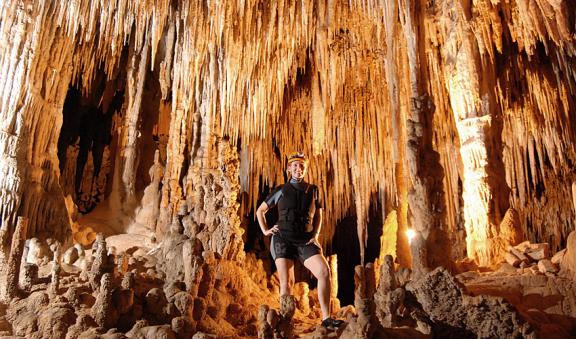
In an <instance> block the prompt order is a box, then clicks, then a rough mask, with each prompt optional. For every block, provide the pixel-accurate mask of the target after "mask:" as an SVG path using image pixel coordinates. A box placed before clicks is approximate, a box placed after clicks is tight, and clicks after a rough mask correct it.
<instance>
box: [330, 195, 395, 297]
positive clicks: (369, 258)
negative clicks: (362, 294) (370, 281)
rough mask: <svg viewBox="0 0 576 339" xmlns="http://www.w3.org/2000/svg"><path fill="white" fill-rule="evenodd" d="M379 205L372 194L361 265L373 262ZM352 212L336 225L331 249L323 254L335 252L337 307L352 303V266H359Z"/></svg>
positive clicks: (378, 231)
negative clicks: (338, 301)
mask: <svg viewBox="0 0 576 339" xmlns="http://www.w3.org/2000/svg"><path fill="white" fill-rule="evenodd" d="M382 208H383V206H382V204H381V203H380V201H379V200H378V199H377V197H376V195H374V194H373V195H372V198H371V203H370V210H369V214H368V217H369V218H368V224H367V231H368V241H367V244H366V252H365V257H364V265H365V264H367V263H370V262H374V261H375V260H376V259H377V258H378V256H379V254H380V237H381V236H382V227H383V224H384V220H383V218H382V215H383V213H382ZM354 211H355V210H354V207H351V208H350V210H349V212H348V215H347V216H346V217H344V218H343V219H342V220H341V221H340V222H339V223H338V224H337V225H336V227H335V230H336V231H335V233H334V236H333V238H332V242H331V251H330V252H328V253H327V255H331V254H336V255H338V299H339V300H340V304H341V306H345V305H353V304H354V290H355V285H354V268H355V267H356V266H357V265H360V260H361V258H360V241H359V240H358V233H357V218H356V213H355V212H354ZM376 274H378V272H376Z"/></svg>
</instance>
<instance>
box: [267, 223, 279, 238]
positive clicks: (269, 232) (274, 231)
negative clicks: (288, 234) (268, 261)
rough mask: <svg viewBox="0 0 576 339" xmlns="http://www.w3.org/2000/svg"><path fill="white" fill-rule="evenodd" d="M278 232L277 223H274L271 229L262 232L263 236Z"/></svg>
mask: <svg viewBox="0 0 576 339" xmlns="http://www.w3.org/2000/svg"><path fill="white" fill-rule="evenodd" d="M278 232H280V229H279V228H278V225H274V226H273V227H272V228H271V229H269V230H267V231H265V232H264V236H265V237H267V236H269V235H274V234H276V233H278Z"/></svg>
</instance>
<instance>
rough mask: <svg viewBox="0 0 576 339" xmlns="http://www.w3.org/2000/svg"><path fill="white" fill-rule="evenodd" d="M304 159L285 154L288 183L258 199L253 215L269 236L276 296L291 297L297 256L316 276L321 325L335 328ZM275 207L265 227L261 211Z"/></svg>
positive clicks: (316, 205)
mask: <svg viewBox="0 0 576 339" xmlns="http://www.w3.org/2000/svg"><path fill="white" fill-rule="evenodd" d="M308 162H309V161H308V158H307V157H306V155H305V154H304V153H302V152H295V153H292V154H290V155H289V156H288V161H287V167H286V168H287V172H288V174H289V175H288V179H289V180H288V182H287V183H286V184H284V185H283V186H280V187H278V188H277V189H276V190H275V191H274V192H273V193H272V194H270V195H269V196H268V197H267V198H266V199H265V200H264V202H262V204H261V205H260V207H258V210H257V211H256V216H257V217H258V223H259V224H260V228H261V230H262V233H264V235H265V236H270V235H271V236H272V240H271V241H270V252H271V253H272V258H273V259H274V262H275V263H276V268H277V270H278V275H279V277H280V298H281V299H285V298H289V297H291V296H292V287H293V285H294V260H296V259H299V260H300V261H301V262H302V263H303V264H304V266H305V267H306V268H307V269H308V270H310V272H312V274H313V275H314V277H316V279H318V300H319V301H320V308H321V311H322V323H321V325H322V326H323V327H325V328H330V329H336V328H338V327H340V325H341V324H342V321H341V320H337V319H334V318H332V317H330V290H331V288H330V284H331V280H330V269H329V267H328V263H327V262H326V259H325V258H324V256H323V255H322V249H321V247H320V243H319V242H318V236H319V235H320V230H321V229H322V203H321V202H320V198H319V194H318V187H316V186H315V185H312V184H309V183H307V182H306V181H304V176H305V175H306V170H307V169H308ZM275 206H278V223H277V224H276V225H274V226H272V228H268V224H267V221H266V217H265V214H266V212H268V210H269V209H271V208H274V207H275Z"/></svg>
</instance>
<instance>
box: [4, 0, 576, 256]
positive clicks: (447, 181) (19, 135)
mask: <svg viewBox="0 0 576 339" xmlns="http://www.w3.org/2000/svg"><path fill="white" fill-rule="evenodd" d="M450 3H452V2H449V1H442V2H434V3H432V2H427V1H425V2H422V1H399V2H396V1H344V2H338V1H320V2H318V1H312V0H300V1H289V2H286V1H284V2H267V1H261V0H247V1H243V2H207V3H204V2H200V3H199V2H194V1H190V2H186V1H185V2H173V1H168V0H158V1H154V2H150V1H127V0H114V1H109V2H102V1H95V0H94V1H81V2H78V1H71V2H58V3H52V2H49V1H37V2H33V3H32V2H30V3H26V4H24V5H22V4H21V3H20V2H18V1H15V0H10V1H6V2H4V3H3V4H2V5H1V7H0V11H1V12H0V14H1V15H2V18H3V19H2V22H1V23H0V38H1V39H2V42H3V49H2V50H1V52H0V70H1V71H0V83H1V87H0V93H1V102H0V104H1V108H2V110H1V112H2V113H1V117H2V119H1V122H0V124H1V125H0V126H1V128H0V131H1V132H0V157H1V158H2V160H3V161H2V163H1V164H0V173H1V174H2V176H0V192H1V195H0V199H1V200H2V203H3V204H2V208H1V210H0V212H1V216H2V230H3V232H8V233H11V232H12V229H13V225H14V223H15V217H16V213H17V211H18V210H21V211H23V212H24V214H26V215H27V216H28V217H29V218H30V232H31V234H35V233H37V232H42V231H45V230H46V229H47V228H50V227H56V228H59V229H60V230H61V232H60V233H64V229H65V228H66V223H65V222H64V223H63V224H62V225H58V226H56V225H53V224H49V223H46V221H47V220H49V219H55V220H67V219H66V218H64V216H65V215H64V214H65V209H64V204H63V199H59V200H53V201H50V202H49V201H48V200H49V199H42V197H43V196H44V195H45V194H47V192H49V193H52V194H55V195H59V194H60V195H61V191H60V190H59V188H58V184H57V183H58V181H59V180H58V175H59V173H58V163H57V157H56V152H55V144H56V140H57V138H58V135H59V132H60V125H61V124H62V116H61V111H62V106H63V103H64V98H65V95H66V93H67V90H68V88H69V86H70V85H76V86H78V87H79V88H80V89H81V92H82V93H83V94H88V93H91V92H94V91H96V89H95V88H93V86H94V79H97V78H98V77H99V76H101V73H102V72H103V73H104V74H105V77H106V78H107V79H109V80H111V79H116V78H121V77H122V76H123V75H122V72H120V71H119V70H120V68H122V67H126V54H128V55H129V56H131V53H132V54H133V53H134V52H136V51H141V53H140V58H141V59H140V63H139V64H137V65H134V66H133V67H132V68H131V70H130V71H129V72H128V82H129V83H130V82H131V81H134V84H133V85H132V84H129V85H128V92H127V99H128V100H127V102H126V103H125V105H124V110H123V111H122V112H120V114H119V115H118V116H117V117H115V118H114V123H113V126H112V128H113V129H114V131H113V132H114V133H118V132H122V134H121V137H119V138H117V139H116V140H115V142H116V143H117V144H116V145H112V146H111V150H110V154H111V157H113V158H114V159H116V160H115V161H114V162H112V163H114V166H115V168H114V169H113V170H114V171H118V168H117V167H118V166H120V164H121V163H122V161H120V159H123V160H125V161H123V163H124V165H122V166H124V167H123V170H121V171H119V172H118V174H117V178H121V177H123V178H124V180H123V181H124V185H125V186H127V188H128V192H132V191H133V189H132V188H131V184H130V183H131V182H132V180H133V178H134V175H135V172H133V170H135V168H136V167H137V164H138V151H140V150H139V148H138V147H139V146H138V145H139V143H138V141H137V139H138V138H137V135H138V133H139V132H140V127H139V126H138V124H137V121H138V119H139V116H138V114H139V106H140V104H139V103H140V101H141V99H142V98H141V96H142V95H143V94H142V93H143V91H142V90H141V87H140V89H139V87H138V86H143V85H144V77H145V74H146V73H147V72H148V71H149V70H152V69H154V68H155V67H159V70H158V71H155V72H154V73H157V74H158V75H156V76H157V77H158V78H159V79H158V80H159V82H160V90H161V94H162V96H161V97H162V98H161V99H158V100H161V103H160V107H162V110H161V111H162V112H160V113H159V115H160V116H161V118H159V123H158V126H157V130H158V131H160V129H161V130H162V133H163V136H162V138H163V139H162V141H161V142H160V144H161V145H162V147H159V148H160V153H161V154H162V158H163V160H164V158H165V160H166V171H165V175H164V178H163V185H162V199H161V203H160V204H161V215H160V217H159V219H160V220H159V224H160V225H161V226H162V227H160V229H159V230H160V231H162V230H163V228H164V231H165V230H166V229H165V228H166V227H168V225H169V224H170V222H171V221H172V218H173V217H174V216H175V215H176V214H177V213H178V210H179V208H180V206H182V204H183V201H185V200H186V199H187V198H188V197H187V196H186V195H185V190H184V188H185V187H183V185H184V184H185V183H184V181H183V178H184V177H185V175H186V173H188V171H189V168H190V166H191V164H193V163H194V162H195V161H200V162H201V163H202V164H203V166H205V167H206V168H213V167H214V165H216V163H215V161H216V159H217V155H216V152H217V148H216V147H215V146H214V145H215V141H216V140H218V139H219V138H221V137H229V138H230V141H231V143H232V144H233V145H238V146H240V147H241V150H240V153H241V159H242V161H241V165H240V166H241V170H240V173H241V174H240V175H241V180H240V182H241V187H242V188H241V189H242V190H243V191H245V192H246V193H247V194H248V196H249V197H250V204H251V205H252V206H255V205H256V204H257V203H258V199H259V197H258V195H259V194H260V192H262V191H263V187H262V185H265V186H269V187H272V186H276V185H278V184H281V183H282V181H283V180H284V175H283V173H284V166H285V160H286V155H287V154H289V153H290V152H291V151H294V150H302V151H304V152H306V153H308V154H309V155H310V156H311V160H312V161H311V167H310V169H309V173H308V180H309V181H311V182H314V183H315V184H317V185H318V186H319V187H320V191H321V193H322V197H323V200H324V202H325V207H326V211H327V213H325V216H326V220H325V229H326V231H327V232H326V237H325V238H326V239H325V241H328V242H329V239H330V238H331V236H332V235H333V234H334V232H335V227H336V225H337V223H338V221H339V220H341V219H342V218H343V217H345V216H346V215H348V214H349V213H353V214H356V217H357V218H358V220H357V222H358V225H359V227H360V228H359V231H360V233H362V231H363V230H364V227H365V225H366V224H367V221H368V220H367V218H368V213H367V211H368V208H369V204H370V203H372V202H371V198H370V197H372V196H375V195H374V194H376V193H377V195H376V196H379V197H380V199H381V200H385V202H386V203H385V204H383V205H384V206H385V207H384V208H385V211H383V212H384V213H385V214H386V215H388V213H390V212H392V211H395V212H396V213H397V222H398V227H397V230H398V231H397V232H398V239H399V240H398V242H399V248H403V250H401V251H406V250H407V243H406V238H405V236H404V235H403V232H404V231H405V228H406V227H407V226H408V225H412V226H414V227H422V228H423V229H429V228H434V227H436V226H438V229H439V232H443V233H442V236H446V237H447V238H448V237H451V238H450V239H452V240H456V239H460V238H462V234H461V233H462V232H463V231H462V229H463V228H464V227H463V224H464V223H465V222H466V221H465V220H462V217H463V210H462V207H463V206H462V202H461V201H460V197H461V195H462V190H463V188H462V187H460V181H462V180H463V179H464V181H462V183H463V184H464V185H466V182H467V180H468V179H466V177H467V178H470V172H466V170H464V168H465V166H467V165H468V162H467V160H466V159H468V158H467V157H466V155H464V162H466V164H464V163H463V162H462V159H460V157H461V154H463V153H462V149H461V148H460V143H462V144H466V145H467V143H466V140H464V139H462V140H461V138H460V137H461V135H460V134H464V133H463V132H460V133H456V130H457V129H458V126H457V125H458V124H460V127H461V128H463V124H464V122H465V121H466V119H461V118H460V115H461V112H463V111H466V110H467V108H462V110H460V109H459V107H460V106H459V104H458V103H457V102H456V101H455V97H456V96H457V95H458V93H457V91H453V90H452V89H451V85H450V83H451V80H450V79H449V78H448V77H447V74H449V71H448V70H449V66H450V65H451V63H452V62H454V61H453V60H452V59H451V58H450V53H447V51H444V53H443V52H442V49H443V47H442V46H443V45H444V44H446V43H447V40H446V39H447V36H448V35H447V34H448V33H446V32H442V30H443V29H442V27H445V25H450V22H444V21H443V22H440V21H438V20H443V19H442V18H446V15H447V14H442V11H439V8H444V7H446V6H448V5H449V4H450ZM442 6H444V7H442ZM468 6H469V7H468V8H466V10H465V11H464V13H463V14H461V15H460V16H458V17H456V18H454V17H452V18H450V19H451V20H456V22H457V23H458V25H457V26H458V28H455V29H456V31H453V32H450V34H454V37H455V38H456V40H457V41H461V40H460V39H461V38H464V37H465V38H466V40H467V41H469V44H470V46H476V47H470V48H473V49H475V48H477V50H478V52H477V53H478V58H476V57H475V58H474V60H475V63H476V64H475V66H474V67H475V68H473V70H472V72H482V71H483V70H490V71H488V73H494V74H492V75H490V77H489V78H487V79H485V80H482V81H480V83H479V84H478V88H477V89H476V88H474V89H473V90H472V91H471V92H472V94H470V95H469V96H468V99H466V100H472V101H473V103H472V106H474V107H475V109H476V110H484V109H486V110H487V111H488V112H490V114H489V115H490V116H491V119H490V121H491V123H490V126H491V127H490V128H489V129H491V130H492V132H493V133H495V135H493V136H490V137H486V138H484V139H483V140H484V146H483V147H485V148H486V151H487V152H495V153H500V151H501V153H502V155H501V157H502V159H500V160H498V159H496V160H497V161H496V162H498V161H501V163H502V166H501V167H502V168H503V170H504V172H503V173H495V172H493V170H494V168H492V167H491V165H490V166H488V167H486V169H487V171H488V172H487V173H488V179H487V180H486V181H487V182H488V185H489V186H491V187H497V186H498V185H497V182H494V181H492V179H493V178H494V177H497V176H499V175H501V174H502V175H505V176H506V184H507V186H508V187H510V189H511V192H510V199H509V200H510V204H511V205H512V206H513V207H514V208H515V209H516V210H518V212H519V215H520V219H521V221H522V225H523V228H524V231H525V233H526V234H527V235H528V236H529V237H532V238H533V239H536V238H541V237H543V238H546V239H549V238H551V236H552V234H558V233H560V234H565V232H567V230H568V229H570V228H571V227H573V223H572V221H569V222H568V223H567V224H565V226H555V227H554V230H551V228H550V227H548V226H546V225H547V224H546V223H545V222H544V221H545V220H546V219H547V218H548V217H549V216H551V215H553V214H554V213H555V211H560V210H562V208H563V207H564V204H563V203H562V202H561V201H563V200H565V197H566V195H567V194H568V193H569V188H567V187H566V188H561V189H557V190H556V192H558V194H553V193H551V191H552V190H553V189H554V188H557V187H559V186H560V182H561V181H562V180H564V179H571V178H573V171H571V164H572V163H574V160H575V154H574V152H573V150H572V149H571V145H572V144H573V141H574V138H575V137H574V132H573V131H574V128H576V126H574V121H576V120H575V119H574V107H576V106H575V103H574V91H575V90H576V71H574V69H576V68H575V67H574V65H575V63H576V61H575V54H576V53H575V43H574V27H572V26H573V22H574V14H573V12H574V11H573V5H572V4H571V3H569V2H567V1H546V0H540V1H510V2H496V1H488V0H479V1H474V2H472V3H470V4H468ZM446 29H452V28H450V27H448V28H446ZM464 33H466V34H467V35H462V34H464ZM463 48H468V47H466V46H464V47H463ZM130 51H132V52H130ZM123 55H124V59H123ZM148 58H149V59H148ZM129 62H131V61H130V60H129ZM456 62H457V64H458V62H460V63H463V64H467V62H468V60H460V61H458V60H457V61H456ZM541 64H542V66H543V67H542V68H540V67H539V65H541ZM458 65H459V64H458ZM537 66H538V67H537ZM462 69H463V68H461V67H456V68H455V71H454V72H455V73H458V76H460V77H461V76H462V74H460V73H461V70H462ZM151 74H152V73H151ZM492 77H493V78H492ZM130 78H132V79H133V80H130ZM154 80H156V79H154ZM465 80H467V79H464V80H462V81H465ZM474 86H476V85H474ZM485 95H486V97H487V98H488V100H487V101H485ZM477 96H481V97H480V98H479V100H481V101H482V102H481V103H480V102H476V101H475V100H478V98H477ZM472 97H474V98H476V99H471V98H472ZM485 102H488V103H489V104H490V107H484V106H483V105H484V104H485ZM432 106H434V107H435V109H434V110H432ZM167 111H170V113H169V114H167ZM168 115H169V119H168V118H167V117H168ZM479 117H480V115H479ZM467 118H468V117H467ZM485 119H487V118H485ZM160 120H162V121H160ZM486 126H488V125H486ZM420 128H422V129H420ZM497 134H501V135H497ZM116 137H118V135H117V134H116ZM492 137H493V138H492ZM529 140H533V141H530V143H527V142H526V141H529ZM494 143H496V144H498V143H500V145H494ZM528 144H530V145H532V146H525V145H528ZM163 145H165V147H166V149H165V150H164V149H163V147H164V146H163ZM116 147H118V149H124V152H123V155H125V156H127V157H126V158H119V157H117V154H116V153H115V150H116ZM132 147H133V148H132ZM126 150H129V151H126ZM17 151H21V152H23V153H22V154H24V155H23V156H22V157H18V159H25V161H22V160H18V161H16V158H17V157H16V152H17ZM164 152H165V153H164ZM480 153H482V150H480ZM487 154H488V155H487V158H488V159H492V155H490V154H489V153H487ZM495 156H498V155H497V154H496V155H495ZM482 159H484V156H482ZM429 161H430V162H431V163H432V164H433V165H431V166H428V165H427V167H426V166H424V165H423V163H426V164H428V163H429ZM498 166H499V165H498ZM440 167H442V171H443V172H442V173H443V174H444V177H441V176H439V175H440V172H439V171H438V170H439V168H440ZM111 170H112V169H111ZM501 170H502V169H501ZM248 176H249V177H250V178H247V177H248ZM7 178H10V179H7ZM559 178H560V179H559ZM479 185H480V186H482V185H483V184H482V183H481V184H479ZM502 186H505V185H502ZM24 187H27V189H26V193H24V190H23V188H24ZM132 193H133V192H132ZM492 193H494V192H492ZM496 193H497V194H492V196H493V197H495V199H496V200H499V199H500V200H504V201H507V200H508V199H507V198H508V193H506V192H500V191H498V192H496ZM477 195H478V196H480V194H477ZM116 201H119V200H116ZM488 201H491V199H490V198H489V195H486V196H484V197H483V198H482V205H483V206H484V210H486V211H489V212H488V213H492V212H491V211H492V210H494V211H495V212H494V215H497V214H498V212H496V211H497V210H498V209H500V208H501V206H499V205H500V202H501V201H496V202H494V203H492V202H490V203H488ZM546 201H548V202H546ZM550 201H553V202H550ZM526 203H527V204H528V206H529V207H525V208H524V206H525V205H524V204H526ZM464 204H466V205H469V203H467V202H464ZM486 204H488V205H486ZM536 207H539V208H536ZM503 212H504V211H503V210H501V211H500V213H503ZM60 214H62V215H60ZM418 215H420V216H422V218H423V219H422V220H416V219H414V216H416V217H418ZM60 217H62V218H60ZM562 218H563V220H564V218H569V215H568V214H566V215H563V216H562ZM465 219H467V220H470V217H469V216H465ZM496 219H497V217H496ZM408 220H410V222H408ZM55 223H56V224H59V221H57V222H55ZM494 224H497V223H494ZM418 225H419V226H418ZM469 233H470V232H469ZM560 241H561V240H558V242H560ZM400 245H402V246H400ZM554 246H559V244H558V243H556V244H555V245H554ZM461 252H462V250H461V249H456V250H454V254H453V256H455V257H457V256H460V255H461ZM469 254H470V255H472V254H471V253H469ZM401 261H403V262H405V263H407V262H408V261H409V260H404V259H402V260H401Z"/></svg>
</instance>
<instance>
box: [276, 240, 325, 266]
mask: <svg viewBox="0 0 576 339" xmlns="http://www.w3.org/2000/svg"><path fill="white" fill-rule="evenodd" d="M270 253H272V258H274V260H276V259H280V258H284V259H292V260H295V259H300V260H301V261H302V262H304V261H305V260H306V259H308V258H310V257H312V256H314V255H316V254H322V249H321V248H320V247H319V246H318V245H316V243H310V244H308V245H306V242H294V241H290V240H286V239H285V238H282V237H281V236H279V235H273V236H272V240H271V241H270Z"/></svg>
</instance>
